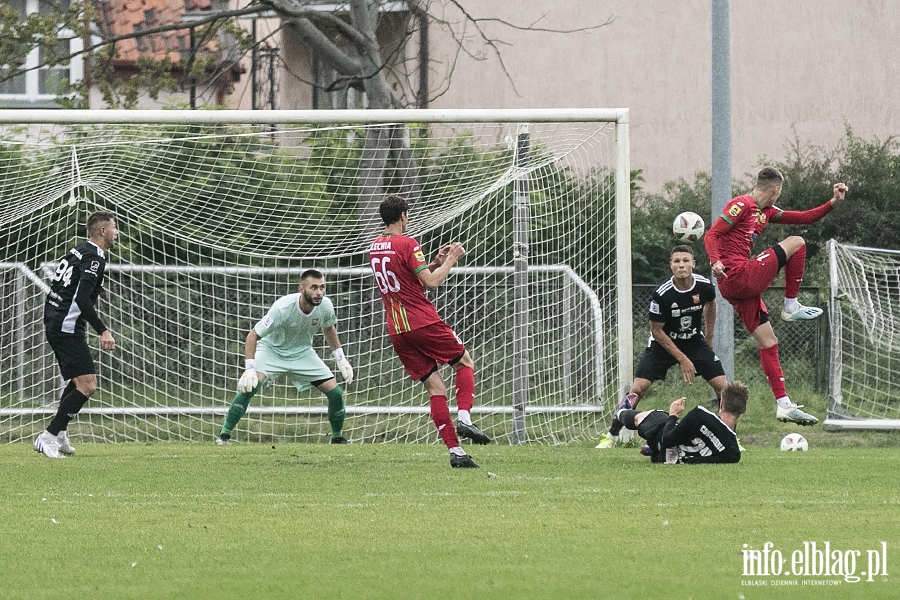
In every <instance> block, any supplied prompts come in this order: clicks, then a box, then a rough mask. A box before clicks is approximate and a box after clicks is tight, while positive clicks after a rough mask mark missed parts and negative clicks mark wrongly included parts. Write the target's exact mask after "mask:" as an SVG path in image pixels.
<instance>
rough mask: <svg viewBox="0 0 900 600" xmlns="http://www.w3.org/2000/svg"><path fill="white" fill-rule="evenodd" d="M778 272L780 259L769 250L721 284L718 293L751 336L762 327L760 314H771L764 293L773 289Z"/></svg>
mask: <svg viewBox="0 0 900 600" xmlns="http://www.w3.org/2000/svg"><path fill="white" fill-rule="evenodd" d="M779 268H780V267H779V266H778V255H776V254H775V252H774V251H773V250H772V249H771V248H768V249H766V250H765V251H763V252H760V253H759V254H757V255H756V256H754V257H753V258H751V259H750V260H748V261H747V262H746V263H744V264H743V265H742V266H741V267H740V268H737V269H730V270H729V271H728V273H727V275H728V277H726V278H724V279H719V280H718V283H719V293H720V294H722V297H723V298H725V299H726V300H728V303H729V304H731V305H732V306H733V307H734V310H735V312H736V313H737V314H738V316H739V317H740V318H741V322H742V323H743V324H744V326H745V327H746V328H747V331H749V332H750V333H753V332H754V331H755V330H756V328H757V327H759V313H760V311H762V312H764V313H766V314H769V310H768V309H767V308H766V304H765V303H764V302H763V300H762V293H763V292H764V291H765V290H766V289H767V288H768V287H769V286H770V285H772V282H773V281H774V280H775V277H777V276H778V269H779Z"/></svg>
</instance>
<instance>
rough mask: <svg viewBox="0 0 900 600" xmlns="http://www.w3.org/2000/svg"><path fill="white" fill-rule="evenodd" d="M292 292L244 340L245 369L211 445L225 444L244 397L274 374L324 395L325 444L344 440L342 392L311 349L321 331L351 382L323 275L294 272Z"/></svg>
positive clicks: (243, 406)
mask: <svg viewBox="0 0 900 600" xmlns="http://www.w3.org/2000/svg"><path fill="white" fill-rule="evenodd" d="M298 290H299V291H298V293H296V294H289V295H287V296H284V297H282V298H280V299H278V300H277V301H276V302H275V303H274V304H273V305H272V308H270V309H269V312H268V314H266V316H265V317H264V318H263V319H262V320H261V321H260V322H259V323H257V324H256V325H255V326H254V327H253V329H251V330H250V333H248V334H247V339H246V342H245V344H244V360H245V363H246V371H244V374H243V375H242V376H241V378H240V380H239V381H238V393H237V394H236V395H235V397H234V400H232V401H231V408H229V409H228V415H227V416H226V417H225V424H224V425H223V426H222V430H221V432H219V437H217V438H216V443H217V444H219V445H220V446H225V445H227V444H228V443H229V442H230V440H231V432H232V430H233V429H234V428H235V426H236V425H237V424H238V421H240V420H241V417H242V416H244V413H245V412H246V411H247V406H248V405H249V404H250V399H251V398H253V396H254V394H256V392H257V391H259V389H260V388H262V387H263V386H264V382H268V383H270V382H271V381H272V378H273V377H275V376H276V375H281V374H284V375H287V376H288V377H289V378H290V381H291V383H293V384H294V385H295V386H296V388H297V390H298V391H303V390H306V389H308V388H309V387H310V386H312V385H314V386H316V387H317V388H318V389H319V390H320V391H321V392H322V393H324V394H325V397H326V398H328V422H329V423H330V424H331V443H332V444H346V443H348V442H347V439H346V438H345V437H344V436H343V435H342V430H343V427H344V396H343V392H342V391H341V387H340V386H339V385H338V384H337V381H336V380H335V377H334V374H333V373H332V372H331V369H329V368H328V367H327V366H326V365H325V363H324V362H323V361H322V359H321V358H319V355H318V354H316V351H315V350H313V347H312V344H313V336H314V335H315V334H316V333H317V332H318V331H319V330H320V329H321V330H322V332H323V334H324V335H325V341H326V342H328V345H329V346H330V347H331V353H332V355H333V356H334V359H335V361H336V362H337V367H338V370H339V371H340V372H341V377H343V379H344V383H345V384H349V383H350V381H352V380H353V368H352V367H351V366H350V362H349V361H348V360H347V357H346V356H344V351H343V350H342V349H341V342H340V340H339V339H338V334H337V329H335V326H334V325H335V323H336V322H337V317H336V316H335V314H334V305H333V304H332V303H331V300H329V299H328V297H327V296H325V277H324V276H323V275H322V273H320V272H319V271H316V270H314V269H309V270H307V271H304V272H303V273H302V274H301V275H300V286H299V288H298Z"/></svg>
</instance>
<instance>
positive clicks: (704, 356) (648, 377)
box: [596, 245, 727, 449]
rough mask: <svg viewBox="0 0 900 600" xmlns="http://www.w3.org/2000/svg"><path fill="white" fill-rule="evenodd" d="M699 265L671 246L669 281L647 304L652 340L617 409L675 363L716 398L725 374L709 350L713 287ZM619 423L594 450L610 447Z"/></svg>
mask: <svg viewBox="0 0 900 600" xmlns="http://www.w3.org/2000/svg"><path fill="white" fill-rule="evenodd" d="M695 266H697V263H696V261H695V260H694V251H693V250H692V249H691V247H690V246H685V245H681V246H675V248H673V249H672V252H671V253H670V254H669V268H670V269H672V277H670V278H669V279H667V280H666V281H664V282H663V283H662V284H661V285H660V286H659V287H658V288H656V290H655V291H654V292H653V298H652V299H651V300H650V308H649V316H650V338H649V340H648V342H647V349H646V350H645V351H644V355H643V356H642V357H641V360H640V362H639V363H638V366H637V368H636V369H635V374H634V381H633V382H632V384H631V389H630V390H629V393H628V394H627V395H626V396H625V398H623V399H622V401H621V402H620V403H619V406H618V407H617V410H618V409H619V408H629V409H634V408H636V407H637V404H638V402H640V400H641V398H643V397H644V394H646V393H647V390H648V389H649V388H650V384H651V383H652V382H654V381H656V380H657V379H665V378H666V373H668V372H669V369H670V368H672V367H673V366H675V365H676V364H677V365H679V366H680V368H681V375H682V377H683V378H684V381H686V382H688V383H691V384H693V383H694V377H695V376H696V375H697V374H699V375H700V376H701V377H703V378H704V379H706V380H707V381H708V382H709V385H710V386H712V388H713V390H715V392H716V396H721V392H722V388H723V387H724V386H725V383H726V381H727V380H726V378H725V370H724V369H723V368H722V362H721V361H720V360H719V357H718V356H716V353H715V352H714V351H713V349H712V346H711V344H712V339H713V330H714V329H715V325H716V303H715V300H716V289H715V287H713V284H712V282H711V281H710V280H709V279H708V278H706V277H703V276H702V275H698V274H696V273H694V267H695ZM621 428H622V424H621V423H619V422H618V421H616V419H615V418H613V420H612V423H611V425H610V428H609V432H608V433H607V434H606V435H604V436H603V438H602V439H601V440H600V443H599V444H597V446H596V447H597V448H600V449H606V448H613V447H615V445H616V440H617V439H618V436H619V431H620V430H621Z"/></svg>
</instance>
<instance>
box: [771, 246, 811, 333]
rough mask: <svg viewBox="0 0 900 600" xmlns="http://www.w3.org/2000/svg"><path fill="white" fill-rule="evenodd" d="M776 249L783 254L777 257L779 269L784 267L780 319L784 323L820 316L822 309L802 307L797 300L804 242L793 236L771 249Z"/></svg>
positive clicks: (804, 264) (804, 253) (801, 279)
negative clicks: (782, 307) (782, 303)
mask: <svg viewBox="0 0 900 600" xmlns="http://www.w3.org/2000/svg"><path fill="white" fill-rule="evenodd" d="M776 247H777V248H780V249H781V250H782V252H783V253H784V257H783V258H782V257H779V258H781V260H779V267H780V266H782V265H783V266H784V310H783V311H782V313H781V318H782V319H784V320H785V321H801V320H808V319H815V318H816V317H818V316H819V315H821V314H822V309H820V308H814V307H808V306H803V305H801V304H800V302H799V301H798V300H797V296H798V295H799V294H800V283H801V282H802V281H803V272H804V270H805V268H806V241H805V240H804V239H803V238H802V237H800V236H799V235H793V236H791V237H789V238H786V239H784V240H782V241H781V242H779V243H778V244H776V245H775V246H773V249H775V248H776Z"/></svg>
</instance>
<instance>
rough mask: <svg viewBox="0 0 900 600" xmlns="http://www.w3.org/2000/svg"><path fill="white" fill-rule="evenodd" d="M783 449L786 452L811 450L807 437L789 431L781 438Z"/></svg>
mask: <svg viewBox="0 0 900 600" xmlns="http://www.w3.org/2000/svg"><path fill="white" fill-rule="evenodd" d="M781 449H782V450H784V451H785V452H788V451H793V452H806V451H807V450H809V444H808V443H807V441H806V438H805V437H803V436H802V435H800V434H799V433H789V434H787V435H786V436H784V438H782V440H781Z"/></svg>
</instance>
